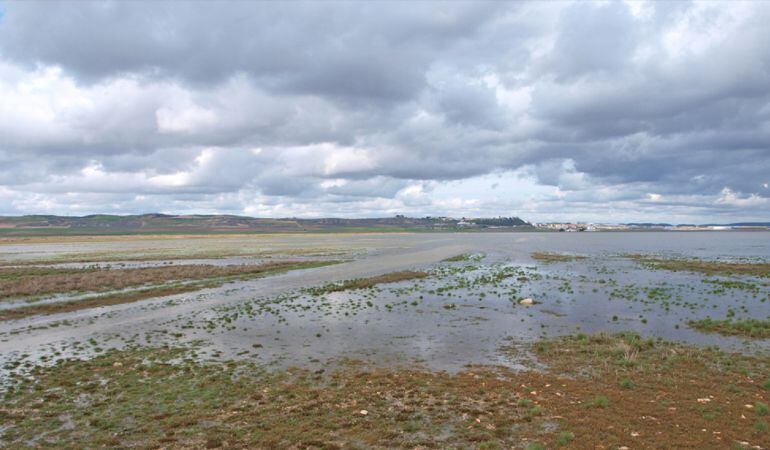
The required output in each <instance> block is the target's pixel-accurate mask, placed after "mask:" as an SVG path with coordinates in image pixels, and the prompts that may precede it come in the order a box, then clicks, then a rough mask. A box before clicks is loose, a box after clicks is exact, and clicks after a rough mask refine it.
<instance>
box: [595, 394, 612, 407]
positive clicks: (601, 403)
mask: <svg viewBox="0 0 770 450" xmlns="http://www.w3.org/2000/svg"><path fill="white" fill-rule="evenodd" d="M590 405H591V406H593V407H594V408H606V407H607V406H609V405H610V400H609V399H608V398H607V397H605V396H603V395H599V396H597V397H596V398H594V399H593V400H591V403H590Z"/></svg>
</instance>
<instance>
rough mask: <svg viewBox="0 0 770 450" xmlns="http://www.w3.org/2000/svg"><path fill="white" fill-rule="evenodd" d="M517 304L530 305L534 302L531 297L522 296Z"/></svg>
mask: <svg viewBox="0 0 770 450" xmlns="http://www.w3.org/2000/svg"><path fill="white" fill-rule="evenodd" d="M519 304H521V305H527V306H531V305H534V304H535V301H534V300H532V299H531V298H524V299H521V300H519Z"/></svg>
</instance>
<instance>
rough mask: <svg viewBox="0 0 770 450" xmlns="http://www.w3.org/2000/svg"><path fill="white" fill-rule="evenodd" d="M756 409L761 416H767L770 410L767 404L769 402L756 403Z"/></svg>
mask: <svg viewBox="0 0 770 450" xmlns="http://www.w3.org/2000/svg"><path fill="white" fill-rule="evenodd" d="M754 410H755V411H756V412H757V414H759V415H760V416H766V415H767V414H768V413H769V412H770V407H768V406H767V403H762V402H757V403H756V405H754Z"/></svg>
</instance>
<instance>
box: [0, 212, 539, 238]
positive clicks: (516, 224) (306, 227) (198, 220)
mask: <svg viewBox="0 0 770 450" xmlns="http://www.w3.org/2000/svg"><path fill="white" fill-rule="evenodd" d="M487 229H489V230H498V231H499V230H506V229H507V230H531V229H533V227H532V225H531V224H529V223H528V222H526V221H524V220H522V219H520V218H518V217H500V218H489V219H466V220H458V219H450V218H434V217H424V218H410V217H405V216H396V217H387V218H367V219H339V218H324V219H294V218H285V219H269V218H255V217H245V216H233V215H167V214H142V215H130V216H120V215H107V214H97V215H89V216H82V217H70V216H52V215H34V216H21V217H0V236H46V235H51V236H56V235H92V234H101V235H110V234H186V233H212V234H216V233H303V232H386V231H455V230H463V231H472V230H477V231H481V230H487Z"/></svg>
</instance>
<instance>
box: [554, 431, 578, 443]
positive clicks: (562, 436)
mask: <svg viewBox="0 0 770 450" xmlns="http://www.w3.org/2000/svg"><path fill="white" fill-rule="evenodd" d="M574 440H575V435H574V434H572V433H570V432H569V431H562V432H561V433H559V437H558V438H557V439H556V443H557V444H559V445H562V446H563V445H567V444H569V443H570V442H572V441H574Z"/></svg>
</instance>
